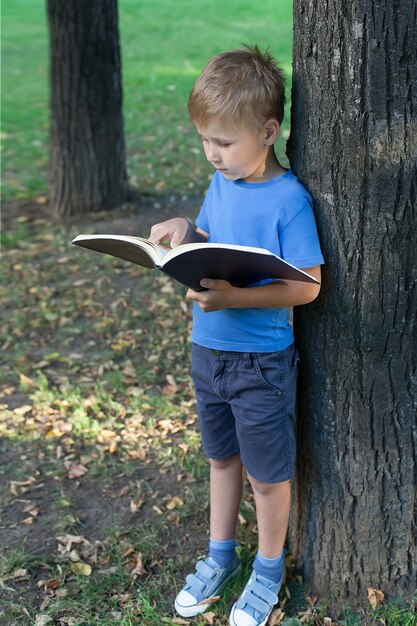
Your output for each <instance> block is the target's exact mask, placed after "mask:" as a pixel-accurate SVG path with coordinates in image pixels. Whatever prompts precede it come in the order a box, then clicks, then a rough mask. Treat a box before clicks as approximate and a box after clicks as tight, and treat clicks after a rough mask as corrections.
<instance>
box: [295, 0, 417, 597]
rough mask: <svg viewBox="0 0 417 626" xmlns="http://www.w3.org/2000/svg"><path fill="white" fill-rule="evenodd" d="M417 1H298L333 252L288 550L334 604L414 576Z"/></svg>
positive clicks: (316, 323) (299, 75)
mask: <svg viewBox="0 0 417 626" xmlns="http://www.w3.org/2000/svg"><path fill="white" fill-rule="evenodd" d="M416 21H417V4H416V2H415V0H391V1H388V0H386V1H383V0H379V1H378V0H377V1H375V0H332V1H328V2H306V1H304V0H294V68H293V71H294V76H293V101H292V135H291V137H290V142H289V157H290V161H291V164H292V167H293V169H294V171H295V173H296V174H297V175H298V176H299V178H300V179H301V181H302V182H303V183H304V184H305V185H306V186H307V188H308V189H309V190H310V192H311V193H312V195H313V198H314V200H315V205H316V217H317V222H318V225H319V232H320V237H321V242H322V247H323V252H324V255H325V259H326V267H325V268H324V272H323V288H322V292H321V295H320V297H319V299H318V300H317V301H316V302H315V303H313V304H311V305H309V306H307V307H300V308H299V309H298V310H297V311H296V313H295V325H296V332H297V334H298V337H299V339H300V344H301V346H300V347H301V353H302V362H303V365H302V368H301V375H300V421H299V467H298V476H297V480H296V484H295V499H294V509H295V510H294V512H293V524H292V528H291V529H290V542H291V548H292V550H293V551H294V552H295V554H296V555H297V556H298V558H299V565H300V566H301V568H302V571H303V573H304V576H305V579H306V580H307V581H308V582H309V583H311V584H312V586H313V588H314V589H315V591H316V592H318V593H319V594H320V595H322V596H323V595H328V596H329V599H330V602H331V605H333V607H336V606H340V603H341V602H343V601H345V600H348V601H349V602H351V603H352V604H353V605H363V603H364V601H366V597H367V587H376V588H379V589H382V590H383V591H384V592H385V593H386V594H388V595H389V594H394V595H398V594H401V595H402V594H405V595H410V594H411V593H412V592H413V591H414V590H415V588H416V579H417V554H416V493H415V488H416V478H417V475H416V465H417V464H416V450H417V383H416V369H417V354H416V346H417V337H416V311H417V285H416V277H417V263H416V260H417V252H416V238H417V237H416V236H417V229H416V191H417V164H416V161H417V158H416V157H417V125H416V122H417V66H416V50H417V24H416Z"/></svg>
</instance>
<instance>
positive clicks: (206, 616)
mask: <svg viewBox="0 0 417 626" xmlns="http://www.w3.org/2000/svg"><path fill="white" fill-rule="evenodd" d="M202 617H203V618H204V619H205V620H206V622H208V623H209V624H210V626H213V624H214V619H215V617H216V615H215V613H213V612H212V611H209V612H208V613H204V615H203V616H202Z"/></svg>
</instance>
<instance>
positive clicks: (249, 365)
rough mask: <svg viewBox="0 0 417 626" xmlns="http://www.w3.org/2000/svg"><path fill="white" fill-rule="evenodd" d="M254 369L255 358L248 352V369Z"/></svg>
mask: <svg viewBox="0 0 417 626" xmlns="http://www.w3.org/2000/svg"><path fill="white" fill-rule="evenodd" d="M252 367H253V357H252V353H251V352H247V353H246V368H247V369H248V370H250V369H252Z"/></svg>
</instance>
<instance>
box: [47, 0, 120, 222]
mask: <svg viewBox="0 0 417 626" xmlns="http://www.w3.org/2000/svg"><path fill="white" fill-rule="evenodd" d="M48 19H49V30H50V47H51V66H50V82H51V150H50V172H49V173H50V203H51V207H52V208H53V209H54V210H55V212H57V213H58V214H61V215H75V214H80V213H87V212H90V211H102V210H107V209H111V208H113V207H116V206H118V205H120V204H122V203H123V202H124V201H125V200H126V196H127V182H126V170H125V149H124V138H123V116H122V86H121V64H120V50H119V34H118V16H117V2H116V0H89V1H88V2H83V0H48Z"/></svg>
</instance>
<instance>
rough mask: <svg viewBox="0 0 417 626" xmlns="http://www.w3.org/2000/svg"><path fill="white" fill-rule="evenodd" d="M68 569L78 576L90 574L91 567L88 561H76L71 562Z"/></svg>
mask: <svg viewBox="0 0 417 626" xmlns="http://www.w3.org/2000/svg"><path fill="white" fill-rule="evenodd" d="M70 570H71V571H72V572H73V574H77V575H80V576H91V572H92V571H93V568H92V567H91V565H89V564H88V563H84V562H83V561H78V562H77V563H71V565H70Z"/></svg>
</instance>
